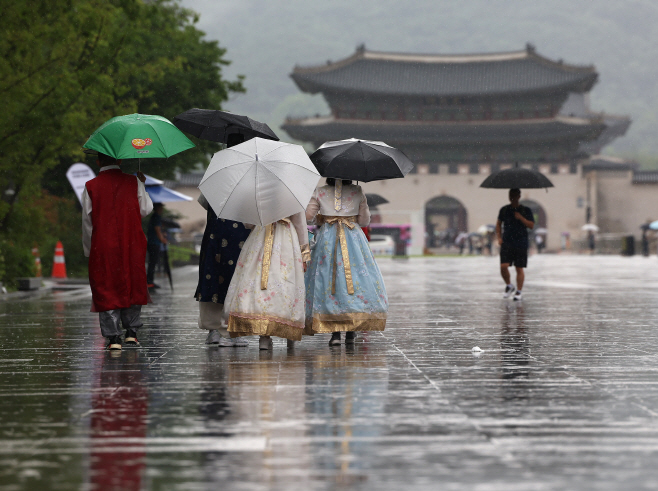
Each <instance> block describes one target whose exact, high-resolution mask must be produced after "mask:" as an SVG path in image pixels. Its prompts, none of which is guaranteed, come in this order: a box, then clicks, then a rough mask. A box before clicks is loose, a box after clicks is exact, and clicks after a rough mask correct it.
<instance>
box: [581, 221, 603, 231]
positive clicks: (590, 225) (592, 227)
mask: <svg viewBox="0 0 658 491" xmlns="http://www.w3.org/2000/svg"><path fill="white" fill-rule="evenodd" d="M580 229H581V230H582V231H584V232H598V231H599V227H597V226H596V225H594V224H593V223H586V224H585V225H583V226H582V227H581V228H580Z"/></svg>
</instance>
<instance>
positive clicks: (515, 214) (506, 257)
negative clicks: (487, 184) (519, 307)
mask: <svg viewBox="0 0 658 491" xmlns="http://www.w3.org/2000/svg"><path fill="white" fill-rule="evenodd" d="M520 199H521V190H520V189H510V191H509V201H510V204H509V205H506V206H503V207H502V208H501V209H500V212H499V213H498V220H497V222H496V237H497V238H498V245H499V246H500V274H501V276H502V277H503V280H504V281H505V285H506V286H505V293H504V294H503V297H504V298H509V297H510V296H512V295H514V300H516V301H518V300H522V299H523V294H522V292H521V290H522V289H523V282H524V281H525V272H524V269H525V268H526V266H527V265H528V246H529V244H528V229H531V230H532V229H533V228H534V227H535V218H534V216H533V214H532V210H531V209H530V208H528V207H527V206H523V205H522V204H521V203H519V200H520ZM510 266H514V267H515V268H516V286H514V285H513V284H512V281H511V277H510V272H509V267H510Z"/></svg>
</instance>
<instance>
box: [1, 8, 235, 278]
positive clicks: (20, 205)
mask: <svg viewBox="0 0 658 491" xmlns="http://www.w3.org/2000/svg"><path fill="white" fill-rule="evenodd" d="M197 20H198V17H197V16H196V14H194V13H193V12H192V11H190V10H186V9H183V8H181V7H180V5H179V4H178V2H177V1H176V0H152V1H145V0H144V1H143V0H109V1H108V0H26V1H21V2H4V5H3V11H2V15H1V16H0V240H2V242H0V253H2V255H4V256H5V258H6V259H7V261H6V262H9V259H8V258H13V257H19V258H22V259H20V260H19V261H18V263H17V264H19V265H21V264H22V267H16V265H15V264H12V265H11V267H12V268H13V269H14V270H15V271H13V273H12V272H9V271H7V273H6V275H5V276H11V275H12V274H29V268H30V267H31V265H30V264H29V261H28V259H29V257H28V256H27V255H25V254H22V252H23V251H24V250H25V249H28V250H29V248H31V247H32V244H33V242H35V241H36V242H38V243H41V244H44V243H50V242H52V243H54V241H55V240H56V237H55V236H54V235H53V234H57V235H59V236H65V237H77V239H76V240H77V241H78V242H79V233H80V229H79V226H80V212H79V209H78V208H76V207H77V204H76V202H75V198H74V195H73V193H72V191H71V190H70V188H69V187H68V184H67V183H66V180H65V179H66V178H65V172H66V169H67V168H68V166H69V165H70V164H71V163H73V162H75V161H80V160H83V159H84V156H83V154H82V152H81V147H82V145H83V144H84V142H85V140H86V139H87V138H88V136H89V135H90V134H91V133H92V132H93V131H94V130H95V129H96V128H97V127H98V126H99V125H100V124H102V123H103V122H104V121H105V120H107V119H109V118H110V117H113V116H118V115H122V114H129V113H132V112H137V111H140V112H143V113H151V114H161V115H164V116H167V117H170V118H171V117H173V116H174V115H175V114H177V113H178V112H181V111H183V110H185V109H188V108H190V107H194V106H197V107H207V108H217V109H219V108H221V104H222V102H223V101H225V100H227V99H228V96H229V94H230V93H231V92H240V91H244V88H243V87H242V80H241V78H238V79H237V80H235V81H226V80H224V79H223V78H222V71H221V70H222V67H223V66H225V65H227V64H228V63H229V62H228V61H227V60H225V59H224V55H225V50H224V49H222V48H220V47H219V46H218V44H217V42H215V41H212V42H209V41H205V40H204V39H203V36H204V34H203V32H201V31H199V30H198V29H197V28H196V27H195V24H196V22H197ZM217 149H218V147H217V145H213V144H211V143H209V142H202V143H201V144H200V145H199V147H198V148H197V149H195V150H194V151H190V152H188V153H189V155H185V156H180V157H178V158H175V159H174V158H172V159H169V160H168V161H160V162H157V163H155V162H153V163H152V166H149V167H150V168H146V169H145V170H146V171H147V172H153V173H156V175H158V176H166V175H171V174H172V173H173V172H174V170H175V168H176V167H179V166H180V167H181V168H182V169H188V168H190V167H191V166H193V165H195V164H196V163H198V162H201V163H203V162H204V161H207V159H208V158H209V155H210V154H211V153H212V152H214V151H216V150H217ZM156 165H157V172H154V171H152V170H151V169H155V168H156V167H155V166H156ZM128 170H130V169H128ZM42 187H43V188H45V190H46V191H45V192H44V191H42ZM52 194H54V195H58V196H60V197H63V198H64V199H63V200H56V201H55V202H53V201H52V199H51V197H50V195H52ZM40 206H54V207H55V208H56V209H57V213H56V214H53V213H50V214H49V213H46V210H42V209H41V208H40ZM71 216H73V217H74V219H73V220H69V218H70V217H71ZM3 239H4V240H3ZM64 245H65V248H67V244H66V243H65V244H64ZM77 248H78V246H76V245H73V244H71V245H69V246H68V248H67V249H68V250H69V251H70V250H71V249H73V250H75V249H77ZM14 249H16V251H18V252H16V253H15V254H14ZM49 253H50V252H49V251H48V252H45V253H44V255H47V254H49ZM76 257H77V254H76ZM70 262H71V258H69V257H68V256H67V263H70ZM79 262H80V268H82V267H83V265H84V264H85V263H86V261H84V258H80V260H79ZM73 266H74V268H73V269H76V267H75V265H73ZM78 269H79V268H78ZM20 271H24V273H20Z"/></svg>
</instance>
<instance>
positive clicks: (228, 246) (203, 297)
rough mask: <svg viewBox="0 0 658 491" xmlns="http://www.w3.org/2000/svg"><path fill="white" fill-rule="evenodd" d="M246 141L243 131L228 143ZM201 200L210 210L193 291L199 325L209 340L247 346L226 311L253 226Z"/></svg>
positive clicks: (213, 342) (222, 344)
mask: <svg viewBox="0 0 658 491" xmlns="http://www.w3.org/2000/svg"><path fill="white" fill-rule="evenodd" d="M243 141H244V137H243V136H242V135H229V140H228V143H227V147H232V146H234V145H237V144H239V143H242V142H243ZM198 201H199V204H200V205H201V206H203V207H204V208H205V209H206V211H207V221H206V229H205V231H204V233H203V240H202V242H201V254H200V258H199V283H198V285H197V288H196V292H195V293H194V297H195V298H196V300H197V301H198V302H199V328H200V329H204V330H207V331H208V337H207V338H206V344H214V345H219V346H248V344H249V343H248V341H247V339H246V338H244V337H237V338H231V337H230V334H229V333H228V330H227V327H228V326H227V325H226V322H225V319H224V316H223V314H224V300H225V299H226V292H227V291H228V287H229V284H230V283H231V278H233V273H235V267H236V265H237V262H238V257H239V256H240V251H241V250H242V246H243V245H244V242H245V241H246V240H247V237H249V233H250V230H249V229H247V228H245V226H244V225H243V224H242V223H240V222H234V221H232V220H226V219H224V218H218V217H217V215H216V214H215V212H214V210H213V209H212V207H211V206H210V205H209V204H208V201H207V200H206V198H205V197H204V196H203V194H202V195H201V196H199V200H198Z"/></svg>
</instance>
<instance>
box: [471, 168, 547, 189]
mask: <svg viewBox="0 0 658 491" xmlns="http://www.w3.org/2000/svg"><path fill="white" fill-rule="evenodd" d="M480 187H481V188H496V189H535V188H552V187H553V183H552V182H551V181H549V180H548V178H547V177H546V176H545V175H544V174H542V173H540V172H537V171H536V170H531V169H524V168H522V167H519V163H518V162H517V163H516V164H514V167H513V168H511V169H505V170H501V171H498V172H494V173H493V174H491V175H490V176H489V177H487V178H486V179H485V180H484V181H483V182H482V184H480Z"/></svg>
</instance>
